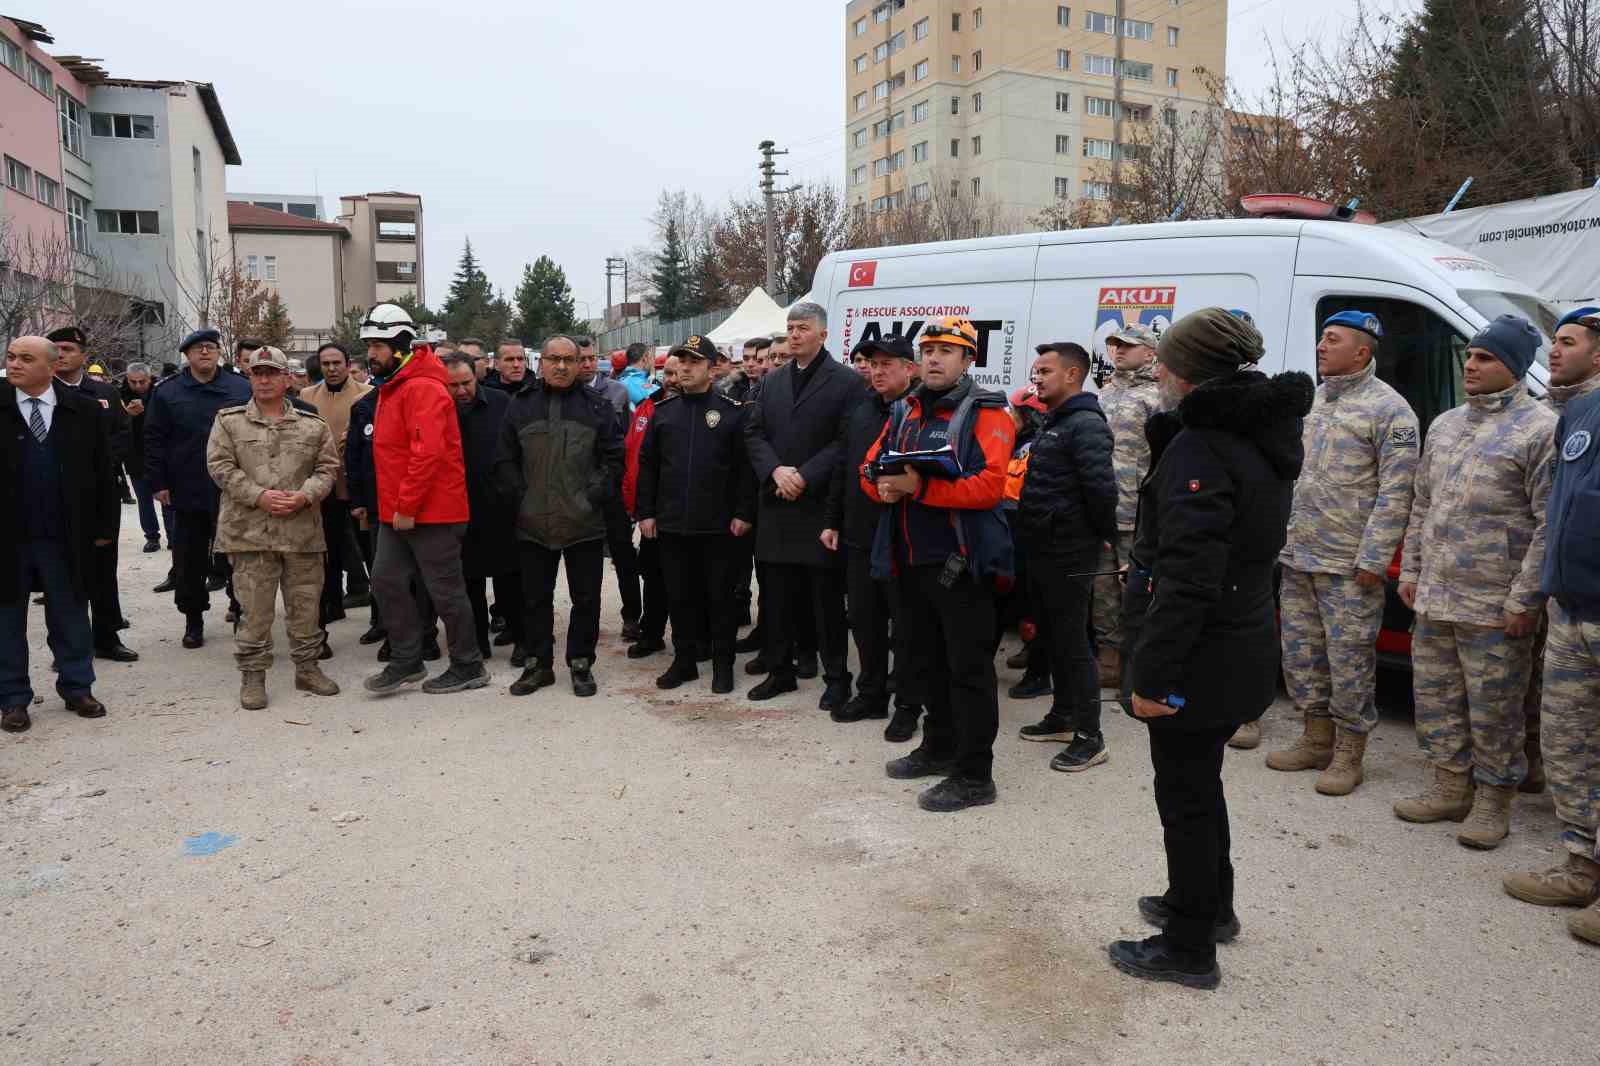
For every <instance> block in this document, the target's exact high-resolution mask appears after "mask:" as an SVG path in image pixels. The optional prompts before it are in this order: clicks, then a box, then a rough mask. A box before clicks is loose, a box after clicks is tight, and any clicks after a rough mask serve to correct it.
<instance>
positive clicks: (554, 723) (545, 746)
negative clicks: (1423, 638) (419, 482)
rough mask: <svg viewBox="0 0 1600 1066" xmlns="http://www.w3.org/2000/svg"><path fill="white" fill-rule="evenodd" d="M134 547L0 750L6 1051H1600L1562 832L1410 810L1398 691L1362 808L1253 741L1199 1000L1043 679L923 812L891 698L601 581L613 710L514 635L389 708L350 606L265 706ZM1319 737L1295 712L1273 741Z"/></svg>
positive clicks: (206, 1058)
mask: <svg viewBox="0 0 1600 1066" xmlns="http://www.w3.org/2000/svg"><path fill="white" fill-rule="evenodd" d="M130 519H131V514H130ZM133 525H134V523H133V522H132V521H131V520H130V521H129V522H127V523H125V527H129V526H133ZM139 543H140V538H139V536H138V534H137V531H136V530H134V529H127V528H125V532H124V536H123V544H122V550H123V558H124V560H125V561H126V568H125V569H126V575H127V576H126V579H125V581H124V582H123V585H124V589H123V593H124V599H125V608H126V611H127V613H128V616H129V617H130V618H131V619H132V620H133V623H134V625H133V628H132V630H130V631H129V632H128V633H127V634H125V636H126V639H127V641H128V643H129V644H130V645H131V646H132V647H134V648H135V649H136V650H138V651H139V652H141V654H142V655H143V657H144V658H143V661H141V662H139V663H137V664H134V665H132V666H120V665H116V664H110V663H102V664H97V665H98V668H99V669H100V671H101V681H100V684H99V686H98V688H97V692H98V694H99V695H100V696H101V697H102V698H103V699H104V700H105V701H106V702H107V704H108V705H109V706H110V709H111V713H110V716H109V717H108V718H106V719H104V720H102V721H99V722H87V721H81V720H79V719H77V718H75V717H73V716H71V715H69V714H67V713H66V712H65V711H63V710H62V708H61V704H60V701H59V700H58V699H56V698H55V696H54V695H53V694H51V695H48V696H46V698H45V699H44V700H43V701H42V703H40V704H38V705H36V706H35V708H34V722H35V724H34V728H33V730H32V732H30V733H27V734H24V735H23V736H22V737H20V738H17V737H12V736H9V735H6V736H4V737H3V738H0V796H3V797H4V811H3V813H4V817H3V819H0V916H3V918H4V923H3V926H0V930H3V933H0V973H3V974H5V975H6V977H5V984H6V986H7V987H6V995H5V996H4V999H3V1003H0V1062H5V1063H27V1064H35V1063H38V1064H57V1063H60V1064H89V1063H106V1064H112V1063H117V1064H121V1063H160V1064H163V1066H171V1064H180V1063H196V1064H217V1063H229V1062H237V1063H285V1064H294V1066H313V1064H334V1063H339V1064H354V1063H566V1064H579V1063H641V1062H651V1063H679V1062H713V1063H934V1062H957V1061H959V1062H963V1063H991V1062H992V1063H1004V1064H1007V1066H1021V1064H1033V1063H1040V1064H1043V1063H1052V1064H1054V1063H1102V1062H1104V1063H1113V1062H1114V1063H1129V1062H1134V1063H1143V1062H1171V1061H1183V1062H1189V1063H1219V1064H1222V1063H1226V1064H1237V1063H1317V1064H1325V1066H1335V1064H1346V1063H1488V1062H1497V1061H1525V1062H1538V1063H1546V1064H1567V1063H1574V1064H1575V1063H1591V1062H1594V1061H1596V1053H1595V1050H1594V1047H1593V1043H1592V1040H1593V1032H1594V1030H1593V1029H1592V1027H1591V1025H1590V1023H1591V1022H1592V1019H1593V1015H1594V1011H1593V1008H1594V987H1595V978H1596V974H1597V972H1600V970H1597V967H1600V955H1597V954H1596V949H1594V948H1592V947H1588V946H1585V945H1583V944H1581V943H1579V942H1577V941H1575V940H1573V939H1571V938H1570V937H1569V936H1568V934H1567V932H1566V929H1565V925H1564V921H1563V919H1564V913H1561V912H1555V911H1549V910H1542V909H1539V908H1535V907H1530V906H1527V905H1525V904H1522V903H1518V902H1516V901H1514V900H1512V899H1510V897H1508V896H1506V895H1504V893H1503V892H1502V891H1501V888H1500V877H1501V875H1502V874H1503V872H1505V871H1506V870H1508V869H1516V868H1522V867H1527V866H1530V865H1544V864H1546V862H1547V860H1549V858H1550V856H1551V854H1552V851H1551V848H1552V842H1553V839H1554V836H1553V833H1554V826H1555V821H1554V817H1553V814H1552V812H1551V806H1550V800H1549V798H1548V796H1539V797H1523V798H1522V799H1521V800H1520V802H1519V806H1518V809H1517V813H1516V818H1515V823H1514V827H1513V835H1512V837H1511V839H1510V840H1509V841H1508V842H1507V843H1506V844H1505V845H1504V846H1502V847H1501V848H1500V850H1498V851H1496V852H1490V853H1478V852H1471V851H1467V850H1465V849H1463V848H1461V847H1459V846H1458V845H1457V844H1456V843H1455V841H1454V837H1453V827H1440V826H1412V825H1406V824H1404V823H1401V822H1398V821H1396V820H1395V819H1394V817H1393V816H1392V814H1391V813H1390V810H1389V807H1390V804H1391V802H1392V801H1393V800H1395V799H1396V798H1398V797H1400V796H1402V795H1405V794H1408V793H1409V792H1410V791H1412V790H1413V789H1414V788H1415V787H1416V786H1417V785H1418V783H1419V782H1420V779H1421V760H1420V758H1419V757H1418V755H1417V751H1416V744H1415V742H1414V740H1413V738H1412V735H1411V732H1410V726H1409V722H1408V721H1406V720H1405V719H1403V718H1391V719H1386V720H1385V722H1384V723H1383V725H1382V726H1381V728H1380V731H1379V733H1378V735H1377V736H1376V737H1375V739H1374V741H1373V744H1372V748H1371V753H1370V756H1369V760H1368V776H1367V783H1366V784H1365V785H1364V786H1363V787H1362V789H1361V790H1360V791H1359V792H1357V793H1356V795H1355V796H1353V797H1351V798H1349V799H1344V800H1333V799H1327V798H1324V797H1321V796H1318V795H1316V794H1315V793H1314V792H1313V791H1312V788H1311V784H1312V780H1313V776H1314V775H1312V774H1300V775H1285V774H1276V773H1273V772H1271V771H1268V770H1267V769H1266V768H1265V766H1264V765H1263V763H1262V754H1263V753H1262V751H1256V752H1252V753H1239V752H1232V753H1230V754H1229V756H1228V769H1227V776H1228V786H1229V792H1230V796H1229V798H1230V802H1231V806H1232V811H1233V833H1234V858H1235V862H1236V865H1237V867H1238V876H1239V913H1240V916H1241V918H1242V920H1243V923H1244V933H1243V935H1242V936H1241V937H1240V938H1239V940H1238V941H1237V942H1236V943H1234V944H1233V945H1231V946H1228V947H1225V948H1223V949H1222V956H1221V959H1222V968H1223V975H1224V976H1223V984H1222V987H1221V988H1220V989H1219V990H1218V991H1217V992H1215V993H1201V992H1193V991H1187V990H1183V989H1178V988H1174V987H1171V986H1152V985H1148V984H1145V983H1143V982H1140V981H1136V980H1134V979H1131V978H1128V977H1125V976H1123V975H1121V974H1119V973H1117V972H1116V971H1114V970H1112V969H1111V967H1110V966H1109V965H1108V964H1107V962H1106V959H1105V945H1106V943H1107V941H1109V940H1111V939H1115V938H1118V937H1124V936H1143V935H1148V932H1149V931H1148V930H1147V929H1146V928H1145V927H1144V926H1143V925H1142V923H1141V922H1140V920H1139V918H1138V914H1137V912H1136V910H1135V908H1134V899H1135V897H1137V896H1138V895H1140V894H1143V893H1150V892H1159V891H1160V890H1161V889H1162V888H1163V887H1164V864H1163V860H1162V855H1161V849H1160V835H1159V834H1160V829H1159V824H1158V822H1157V820H1156V814H1155V808H1154V803H1153V800H1152V798H1151V791H1150V770H1149V762H1148V755H1147V751H1146V748H1145V744H1144V736H1143V734H1144V730H1143V729H1142V727H1140V726H1138V725H1137V724H1135V723H1134V722H1132V721H1131V720H1129V719H1126V718H1123V717H1122V716H1121V715H1108V718H1107V723H1106V725H1107V729H1106V732H1107V741H1108V745H1109V748H1110V751H1111V761H1110V762H1109V763H1107V764H1106V765H1105V766H1103V767H1101V768H1097V769H1095V770H1093V771H1091V772H1089V773H1086V774H1083V775H1081V776H1068V775H1064V774H1057V773H1052V772H1051V771H1050V770H1049V769H1048V766H1047V763H1048V761H1049V758H1050V756H1051V755H1052V754H1053V753H1054V751H1055V748H1054V746H1049V745H1035V744H1028V743H1024V742H1022V741H1020V740H1017V739H1016V730H1017V728H1018V726H1020V725H1023V724H1025V723H1026V722H1028V721H1031V720H1033V719H1034V718H1036V717H1037V716H1038V714H1039V713H1041V712H1042V711H1043V709H1044V706H1043V704H1042V703H1041V702H1038V701H1035V702H1031V703H1021V702H1016V701H1008V700H1002V704H1001V737H1000V740H999V743H998V745H997V751H996V755H997V759H996V776H997V779H998V782H999V787H1000V800H999V802H998V803H997V804H996V805H994V806H992V807H988V808H984V809H981V810H977V811H971V812H966V813H963V814H958V815H931V814H926V813H923V812H921V811H919V810H918V809H917V808H916V806H915V802H914V801H915V794H916V788H915V787H913V786H912V785H910V784H905V783H900V782H894V781H890V780H888V779H887V778H885V777H884V776H883V773H882V769H881V765H882V763H883V761H884V760H885V759H886V758H887V757H889V756H891V755H892V754H894V751H893V749H891V748H890V747H889V745H886V744H885V743H884V742H883V740H882V737H881V726H882V723H862V724H859V725H853V726H839V725H835V724H833V723H831V722H830V721H829V720H828V718H827V716H826V715H825V714H823V713H821V712H819V711H817V710H816V706H815V704H816V699H817V696H818V694H819V687H818V683H817V682H807V683H803V687H802V690H801V692H800V693H798V694H796V695H793V696H789V697H786V698H784V699H782V700H778V701H775V702H774V703H771V704H765V705H760V706H759V709H752V706H751V705H748V704H745V703H743V702H741V701H740V699H738V698H737V697H714V696H711V695H710V692H709V673H707V674H706V675H704V676H705V677H706V680H704V681H702V682H701V683H700V684H698V685H690V686H687V687H686V688H685V689H679V690H678V691H677V692H675V693H658V692H657V691H656V689H655V688H654V687H653V685H652V683H651V681H652V678H653V677H654V675H655V674H656V673H657V672H659V671H660V670H661V669H664V668H665V666H666V659H665V657H664V656H663V657H657V658H654V659H650V660H647V661H645V662H644V663H630V662H628V661H627V660H626V659H624V658H623V657H622V650H623V645H622V643H621V640H620V637H619V636H618V633H617V629H618V625H619V623H618V622H617V619H616V611H615V601H614V597H612V599H611V601H610V602H608V606H607V610H606V615H607V617H606V622H605V628H604V631H603V633H602V650H601V659H600V663H599V666H598V669H597V678H598V680H599V683H600V686H601V690H600V695H599V697H598V698H595V699H590V700H579V699H575V698H574V697H572V695H571V693H570V690H569V689H568V687H567V678H566V676H565V673H564V671H558V685H557V687H556V688H555V689H550V690H546V691H544V692H541V693H538V694H536V695H535V696H532V697H528V698H524V699H515V698H512V697H510V696H509V695H508V694H507V692H506V686H507V685H508V684H509V683H510V682H511V680H512V679H513V677H514V676H515V674H514V671H512V669H511V668H510V667H509V666H508V665H507V664H506V662H505V655H504V652H505V649H496V650H497V652H499V653H500V654H499V657H498V658H497V660H496V661H494V662H493V663H491V664H490V665H491V667H492V668H493V672H494V675H495V677H494V684H493V685H492V686H491V687H490V688H487V689H483V690H479V691H477V692H472V693H467V694H465V695H463V696H458V697H449V698H442V699H434V698H430V697H427V696H424V695H422V694H421V693H419V692H412V693H410V694H406V695H402V696H398V697H395V698H391V699H388V700H374V699H371V698H368V697H367V696H366V695H365V694H363V693H361V692H360V679H361V678H362V677H363V676H364V675H365V674H366V673H368V672H370V671H371V670H373V669H375V666H374V665H373V663H372V660H371V656H370V652H371V650H372V649H369V648H359V647H358V646H357V644H356V637H357V636H358V635H359V633H360V632H361V629H362V628H364V625H363V622H364V618H356V617H352V619H351V620H349V621H346V622H343V623H340V624H338V625H337V626H336V627H335V628H334V638H333V645H334V648H335V650H336V652H337V656H336V658H334V659H333V660H332V662H331V663H329V664H326V665H327V666H328V667H329V668H330V669H329V672H330V674H331V675H332V676H334V677H335V678H336V679H337V680H338V681H339V682H340V683H341V684H342V685H343V686H344V687H345V690H346V693H345V694H344V695H342V696H339V697H337V698H334V699H317V698H315V697H311V696H306V695H302V694H299V693H296V692H294V691H293V689H292V687H291V684H290V666H289V663H288V661H287V657H286V656H284V657H283V658H282V659H281V660H280V662H279V664H278V665H277V666H276V667H275V668H274V670H273V672H272V674H271V675H270V678H269V688H270V691H271V694H272V705H271V707H270V708H269V709H268V710H266V711H260V712H244V711H241V710H240V709H239V708H238V705H237V702H236V697H237V687H238V675H237V674H236V673H235V671H234V666H233V660H232V658H231V650H232V649H231V641H230V640H229V639H227V638H226V636H225V632H224V627H223V626H222V624H221V611H220V609H218V610H214V611H213V613H212V615H211V618H212V620H213V623H212V626H211V639H210V642H209V643H208V644H207V645H206V647H205V648H204V649H203V650H200V651H192V652H191V651H184V650H182V649H181V648H180V647H179V643H178V637H179V635H180V621H179V619H178V616H177V615H176V614H175V613H174V612H173V611H172V608H171V605H170V600H168V599H167V598H166V597H158V596H156V595H154V594H152V593H151V592H150V591H149V589H150V587H151V586H152V585H154V584H155V583H156V582H157V581H158V580H160V577H161V573H162V572H163V571H164V569H165V566H166V555H165V554H161V555H151V556H146V555H141V554H139V552H138V545H139ZM607 582H608V591H609V590H611V589H612V586H611V582H610V578H609V577H608V579H607ZM30 620H31V621H32V623H33V626H34V637H35V639H34V647H33V653H34V656H35V667H34V679H35V684H36V685H38V686H39V687H40V689H41V691H44V692H47V693H49V692H51V686H50V681H49V677H50V675H49V674H48V673H46V672H45V670H44V667H45V666H47V665H48V653H47V652H46V651H45V650H44V647H43V642H44V634H43V621H42V612H41V611H39V610H35V611H33V612H32V613H31V618H30ZM1011 644H1013V642H1011V641H1008V645H1011ZM285 647H286V645H285V644H284V642H283V638H282V634H281V629H280V633H279V638H278V650H279V652H280V654H281V653H282V652H283V650H284V648H285ZM1008 650H1009V649H1008ZM1011 679H1014V675H1013V674H1011V672H1009V671H1004V670H1002V680H1003V682H1007V683H1008V682H1009V680H1011ZM740 681H741V687H745V686H744V682H745V679H744V678H743V676H742V675H741V678H740ZM1296 729H1297V726H1296V725H1295V723H1293V722H1292V720H1291V714H1290V713H1289V711H1288V709H1287V708H1286V707H1284V706H1281V705H1280V706H1279V707H1277V708H1275V709H1274V710H1273V711H1272V712H1271V713H1270V714H1269V716H1268V719H1267V743H1268V744H1269V745H1271V744H1275V743H1279V742H1282V741H1283V740H1284V739H1285V738H1286V737H1288V736H1290V735H1292V734H1293V733H1294V732H1295V730H1296ZM202 834H220V836H217V837H205V836H202ZM190 838H199V839H198V840H191V839H190ZM208 845H209V847H210V848H218V846H219V845H221V846H220V849H219V850H214V852H213V853H211V854H198V855H195V854H187V853H186V848H188V849H191V850H200V851H205V850H208V847H207V846H208Z"/></svg>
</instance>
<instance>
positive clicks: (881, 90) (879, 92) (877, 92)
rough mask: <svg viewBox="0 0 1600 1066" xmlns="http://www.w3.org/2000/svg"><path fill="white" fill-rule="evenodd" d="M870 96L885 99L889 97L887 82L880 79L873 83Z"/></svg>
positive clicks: (875, 98)
mask: <svg viewBox="0 0 1600 1066" xmlns="http://www.w3.org/2000/svg"><path fill="white" fill-rule="evenodd" d="M872 98H873V99H874V100H887V99H888V98H889V83H888V82H886V81H880V82H879V83H878V84H876V85H874V86H873V87H872Z"/></svg>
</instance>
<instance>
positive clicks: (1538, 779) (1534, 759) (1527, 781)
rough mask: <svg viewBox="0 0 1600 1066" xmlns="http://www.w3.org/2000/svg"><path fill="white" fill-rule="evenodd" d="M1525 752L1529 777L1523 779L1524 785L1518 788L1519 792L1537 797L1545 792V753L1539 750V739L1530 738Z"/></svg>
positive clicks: (1524, 748) (1525, 746)
mask: <svg viewBox="0 0 1600 1066" xmlns="http://www.w3.org/2000/svg"><path fill="white" fill-rule="evenodd" d="M1523 750H1524V751H1526V752H1527V755H1528V776H1527V777H1524V778H1523V779H1522V784H1520V785H1518V786H1517V791H1518V792H1526V793H1527V794H1528V795H1530V796H1537V795H1538V794H1539V793H1541V792H1543V791H1544V786H1545V783H1546V782H1545V776H1544V752H1542V751H1540V750H1539V738H1538V737H1529V738H1528V740H1527V743H1526V744H1525V745H1524V747H1523Z"/></svg>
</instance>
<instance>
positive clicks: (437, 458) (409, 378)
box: [372, 345, 471, 525]
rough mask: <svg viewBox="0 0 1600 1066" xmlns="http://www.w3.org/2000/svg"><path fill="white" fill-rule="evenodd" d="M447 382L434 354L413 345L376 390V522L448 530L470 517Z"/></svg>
mask: <svg viewBox="0 0 1600 1066" xmlns="http://www.w3.org/2000/svg"><path fill="white" fill-rule="evenodd" d="M448 380H449V378H448V377H447V376H446V374H445V371H444V364H443V363H441V362H439V357H438V356H436V355H434V354H433V349H432V348H430V347H428V346H426V345H418V346H417V347H415V348H413V349H412V350H411V356H410V358H409V359H408V360H407V361H406V363H405V365H404V366H402V367H401V368H400V369H399V370H398V371H396V372H395V374H394V376H393V377H391V378H390V379H389V380H388V381H385V382H384V383H383V385H382V386H381V387H380V388H379V389H378V412H377V415H376V417H375V418H374V421H373V428H372V466H373V470H374V471H375V473H376V475H377V479H378V520H379V521H381V522H385V523H389V524H392V523H393V522H394V516H395V515H397V514H403V515H409V516H411V517H412V518H414V519H416V521H417V524H418V525H447V524H449V523H452V522H465V521H467V520H468V519H469V518H470V517H471V510H470V509H469V508H468V506H467V471H466V463H465V462H464V461H463V460H462V457H461V425H460V423H459V422H458V421H457V419H456V405H455V401H454V400H452V399H451V398H450V392H449V390H448V389H447V388H446V387H445V382H446V381H448Z"/></svg>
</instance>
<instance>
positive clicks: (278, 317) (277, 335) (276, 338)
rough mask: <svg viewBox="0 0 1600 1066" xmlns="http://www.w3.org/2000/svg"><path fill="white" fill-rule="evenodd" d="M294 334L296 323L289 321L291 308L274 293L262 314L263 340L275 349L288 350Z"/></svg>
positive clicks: (268, 298) (261, 334)
mask: <svg viewBox="0 0 1600 1066" xmlns="http://www.w3.org/2000/svg"><path fill="white" fill-rule="evenodd" d="M293 332H294V323H293V322H291V321H289V308H288V307H286V306H285V305H284V302H283V298H282V297H281V296H279V295H278V294H277V293H275V292H274V293H272V294H271V295H270V296H268V297H267V302H266V305H265V307H263V309H262V312H261V333H260V337H261V339H262V340H263V341H265V342H267V343H268V344H270V345H272V346H273V347H275V348H287V347H288V346H289V336H290V334H292V333H293Z"/></svg>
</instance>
